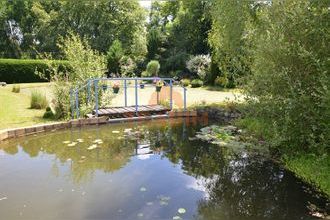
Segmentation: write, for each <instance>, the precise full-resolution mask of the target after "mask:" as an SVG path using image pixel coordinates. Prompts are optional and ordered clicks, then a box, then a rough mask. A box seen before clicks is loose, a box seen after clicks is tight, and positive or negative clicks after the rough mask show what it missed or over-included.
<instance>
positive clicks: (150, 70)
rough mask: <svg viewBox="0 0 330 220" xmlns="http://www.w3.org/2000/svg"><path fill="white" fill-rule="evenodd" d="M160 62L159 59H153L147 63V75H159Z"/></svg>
mask: <svg viewBox="0 0 330 220" xmlns="http://www.w3.org/2000/svg"><path fill="white" fill-rule="evenodd" d="M159 68H160V64H159V62H158V61H157V60H151V61H150V62H149V63H148V65H147V70H146V72H147V75H148V76H149V77H150V76H157V75H158V72H159Z"/></svg>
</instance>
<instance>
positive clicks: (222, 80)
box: [214, 76, 229, 88]
mask: <svg viewBox="0 0 330 220" xmlns="http://www.w3.org/2000/svg"><path fill="white" fill-rule="evenodd" d="M228 82H229V80H228V78H227V77H226V76H217V78H216V79H215V80H214V85H215V86H220V87H223V88H226V87H227V85H228Z"/></svg>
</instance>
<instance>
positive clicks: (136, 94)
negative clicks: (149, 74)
mask: <svg viewBox="0 0 330 220" xmlns="http://www.w3.org/2000/svg"><path fill="white" fill-rule="evenodd" d="M135 115H136V116H138V84H137V79H135Z"/></svg>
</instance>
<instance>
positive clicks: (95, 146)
mask: <svg viewBox="0 0 330 220" xmlns="http://www.w3.org/2000/svg"><path fill="white" fill-rule="evenodd" d="M96 148H98V146H97V145H96V144H93V145H91V146H89V147H88V148H87V150H94V149H96Z"/></svg>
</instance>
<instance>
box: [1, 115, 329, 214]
mask: <svg viewBox="0 0 330 220" xmlns="http://www.w3.org/2000/svg"><path fill="white" fill-rule="evenodd" d="M202 122H203V121H202ZM202 122H197V121H195V120H191V119H190V120H184V121H182V120H171V121H168V120H164V121H157V122H154V123H150V122H148V123H135V124H134V123H133V124H118V125H113V126H100V127H94V128H89V129H81V130H72V131H61V132H55V133H50V134H47V135H46V134H43V135H38V136H36V137H27V138H21V139H18V140H16V141H10V142H8V143H4V144H2V150H3V151H4V152H5V153H6V154H8V155H14V157H15V154H21V153H23V152H24V154H27V155H29V157H30V158H43V156H45V155H47V156H52V157H51V173H52V175H53V176H55V177H59V176H61V172H64V171H63V169H61V167H63V166H68V167H69V169H68V171H65V172H68V178H69V179H70V181H72V182H73V183H74V184H76V185H81V184H82V183H88V182H94V181H96V180H95V179H94V178H95V175H96V172H99V171H102V172H104V173H111V174H117V173H119V171H120V170H123V169H124V168H125V169H133V168H130V166H132V165H134V166H136V167H135V168H137V169H140V170H141V172H142V173H140V172H138V171H136V170H135V171H134V172H138V173H134V172H131V173H130V174H127V173H126V174H125V178H126V179H133V178H141V179H143V178H146V179H147V180H146V182H145V183H144V184H146V183H150V180H149V178H152V177H149V176H148V175H151V174H152V175H154V178H164V179H163V180H162V181H163V182H165V179H166V181H169V183H173V184H174V183H175V184H176V185H173V186H171V187H166V186H162V185H161V182H160V183H159V182H158V181H159V180H157V179H151V181H152V182H155V184H154V185H150V188H152V187H154V189H155V190H156V189H157V187H160V188H159V190H156V192H152V191H150V190H149V189H148V187H146V186H142V188H139V189H140V191H141V189H144V190H143V191H146V192H145V193H146V195H145V197H143V198H148V199H150V198H151V197H150V198H149V197H148V196H147V193H150V195H151V194H152V195H153V196H154V197H155V195H154V194H155V193H156V194H157V193H161V192H160V191H161V190H165V189H166V191H165V192H163V193H167V194H171V193H172V194H173V193H174V194H177V195H182V196H181V197H178V198H180V200H178V201H175V200H173V199H172V200H171V201H170V205H168V204H165V203H169V202H168V200H166V201H161V202H163V205H164V204H165V205H166V207H165V206H164V207H165V208H164V207H162V206H163V205H160V206H159V207H158V208H157V209H154V210H153V212H151V211H150V208H149V209H148V207H149V206H151V205H152V204H154V202H151V201H146V205H145V206H143V208H142V210H144V211H143V212H144V213H148V210H149V211H150V213H149V215H146V214H144V216H139V217H143V218H147V219H148V218H149V219H157V218H172V217H171V216H168V215H169V213H171V209H173V210H177V209H178V207H180V206H179V204H182V203H184V204H185V203H187V204H188V202H190V203H191V202H193V203H191V204H192V205H191V206H189V210H195V211H193V212H191V213H186V215H185V216H184V217H188V218H195V219H274V220H275V219H276V220H277V219H310V217H309V216H308V215H307V212H308V210H307V208H306V206H307V205H308V203H313V204H316V205H318V206H320V207H325V203H326V201H325V200H323V199H318V198H315V197H313V196H312V195H311V194H309V193H306V192H305V191H304V190H303V189H304V188H305V187H307V186H306V185H304V184H302V183H301V182H300V181H299V180H297V179H296V178H295V177H294V176H293V175H292V174H291V173H288V172H286V171H285V170H283V169H281V168H279V167H278V166H277V165H276V164H274V163H273V162H271V161H269V160H267V159H265V158H264V157H263V156H258V155H255V154H254V155H253V156H252V155H250V154H249V153H248V152H246V151H242V152H240V154H234V153H233V152H232V151H231V150H230V149H229V148H223V147H219V146H215V145H211V144H207V143H204V142H201V141H199V140H191V139H189V137H193V136H194V135H195V133H196V131H198V130H199V129H200V127H201V126H203V123H202ZM204 124H205V121H204ZM97 139H98V140H99V141H98V142H100V141H101V142H103V143H102V144H99V145H98V147H97V148H95V149H93V150H88V147H89V146H90V145H92V144H93V143H95V140H97ZM77 140H80V141H81V142H79V143H77V144H76V145H75V146H71V147H70V146H68V144H64V143H63V142H64V141H69V142H78V141H77ZM0 150H1V149H0ZM137 160H138V161H140V162H137ZM167 161H169V163H171V164H172V165H174V166H175V167H176V169H174V168H173V167H171V166H168V165H167V163H168V162H167ZM157 164H158V165H157ZM159 164H162V165H159ZM146 165H148V167H145V166H146ZM161 170H163V171H162V172H163V173H159V172H161ZM164 170H166V172H164ZM179 171H180V172H179ZM181 171H182V173H181ZM143 172H144V173H143ZM146 172H149V173H148V174H147V173H146ZM173 173H174V174H173ZM118 175H119V174H118ZM127 175H131V176H127ZM186 175H188V176H190V177H189V178H187V177H186ZM144 176H147V177H148V178H147V177H144ZM191 177H192V178H191ZM112 178H114V181H115V176H113V177H112ZM120 178H123V177H120ZM175 178H177V179H175ZM181 178H182V180H181ZM136 181H138V180H137V179H136ZM182 181H187V182H185V183H184V186H185V187H182V184H183V183H182ZM131 182H132V181H126V182H120V183H119V184H122V187H123V189H126V188H125V184H127V185H128V184H131ZM164 184H165V183H164ZM175 186H180V187H179V188H174V187H175ZM145 187H146V188H145ZM127 190H128V187H127ZM127 193H128V192H127ZM127 195H129V193H128V194H127ZM158 197H159V195H158ZM124 198H126V197H125V196H124ZM161 198H166V199H167V198H168V197H167V196H164V195H161ZM122 199H123V198H122ZM140 200H141V198H137V201H136V202H137V203H136V204H138V201H140ZM128 201H130V202H129V203H130V205H128V206H129V207H131V206H132V203H134V200H132V199H130V200H127V201H126V200H124V199H123V203H125V204H126V202H127V203H128ZM118 202H119V201H118ZM176 203H177V204H176ZM190 203H189V204H190ZM171 204H172V205H173V207H171ZM136 206H137V205H136ZM187 206H188V205H187ZM126 208H127V207H126ZM131 208H132V210H134V211H136V210H135V209H134V208H133V207H131ZM160 208H163V209H164V210H165V211H162V212H161V211H160ZM0 210H1V209H0ZM139 210H140V211H139V212H141V208H139ZM115 211H116V212H118V211H117V209H116V210H115ZM132 212H133V211H132ZM136 212H137V214H140V213H139V212H138V211H136ZM99 213H101V211H99ZM94 214H95V213H94ZM172 215H173V216H174V215H175V213H173V214H172ZM92 216H94V217H95V216H98V215H96V214H95V215H92ZM99 217H100V216H99ZM103 217H107V218H109V217H113V218H115V217H114V216H113V214H111V215H110V214H109V213H107V214H105V215H104V216H101V218H103ZM122 217H123V216H122ZM128 217H132V216H130V215H128V216H126V217H125V218H128ZM135 217H136V214H135ZM118 218H119V219H120V217H118ZM123 218H124V217H123Z"/></svg>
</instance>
